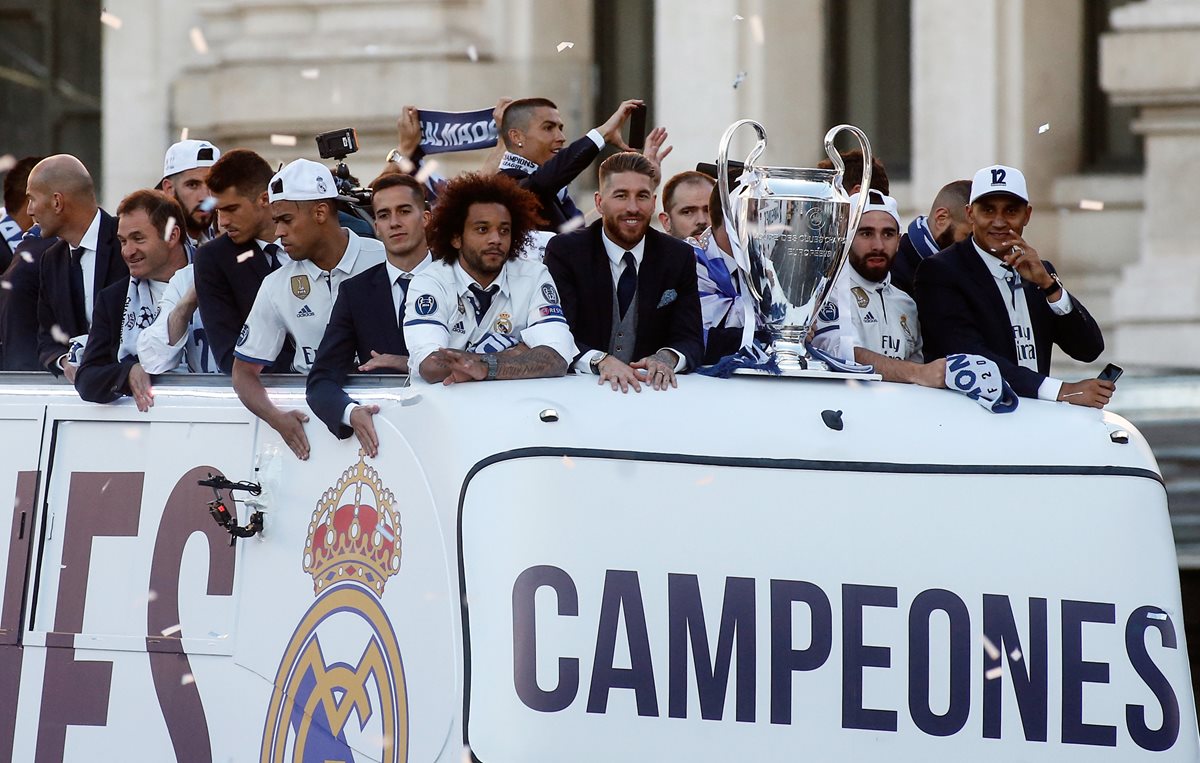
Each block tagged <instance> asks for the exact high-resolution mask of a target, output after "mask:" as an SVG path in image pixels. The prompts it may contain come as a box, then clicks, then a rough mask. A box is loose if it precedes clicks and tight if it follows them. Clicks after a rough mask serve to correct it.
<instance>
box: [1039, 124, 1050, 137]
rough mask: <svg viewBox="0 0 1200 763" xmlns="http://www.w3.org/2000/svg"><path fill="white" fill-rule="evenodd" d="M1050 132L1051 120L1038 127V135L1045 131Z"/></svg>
mask: <svg viewBox="0 0 1200 763" xmlns="http://www.w3.org/2000/svg"><path fill="white" fill-rule="evenodd" d="M1048 132H1050V123H1049V122H1047V123H1046V124H1044V125H1042V126H1041V127H1039V128H1038V135H1041V134H1043V133H1048Z"/></svg>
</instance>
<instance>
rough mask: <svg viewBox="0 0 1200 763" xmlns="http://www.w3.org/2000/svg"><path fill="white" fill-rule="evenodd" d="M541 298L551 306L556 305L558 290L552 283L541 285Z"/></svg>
mask: <svg viewBox="0 0 1200 763" xmlns="http://www.w3.org/2000/svg"><path fill="white" fill-rule="evenodd" d="M542 297H543V298H544V299H545V300H546V301H547V302H549V303H550V304H552V305H557V304H558V289H555V288H554V284H552V283H544V284H542Z"/></svg>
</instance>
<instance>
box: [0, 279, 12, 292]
mask: <svg viewBox="0 0 1200 763" xmlns="http://www.w3.org/2000/svg"><path fill="white" fill-rule="evenodd" d="M0 289H4V290H5V291H12V281H0Z"/></svg>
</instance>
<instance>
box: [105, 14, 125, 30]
mask: <svg viewBox="0 0 1200 763" xmlns="http://www.w3.org/2000/svg"><path fill="white" fill-rule="evenodd" d="M100 23H101V24H103V25H104V26H106V27H110V28H112V29H120V28H121V25H122V24H124V23H125V22H123V21H121V18H120V17H119V16H117V15H115V14H112V13H109V12H108V11H100Z"/></svg>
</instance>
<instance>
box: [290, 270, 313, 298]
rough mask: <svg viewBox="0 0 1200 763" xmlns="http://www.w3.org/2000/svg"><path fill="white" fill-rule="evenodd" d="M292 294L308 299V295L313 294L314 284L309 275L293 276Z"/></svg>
mask: <svg viewBox="0 0 1200 763" xmlns="http://www.w3.org/2000/svg"><path fill="white" fill-rule="evenodd" d="M292 294H294V295H295V296H296V299H307V298H308V295H309V294H312V284H311V283H309V281H308V276H306V275H298V276H292Z"/></svg>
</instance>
